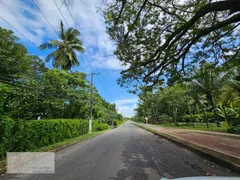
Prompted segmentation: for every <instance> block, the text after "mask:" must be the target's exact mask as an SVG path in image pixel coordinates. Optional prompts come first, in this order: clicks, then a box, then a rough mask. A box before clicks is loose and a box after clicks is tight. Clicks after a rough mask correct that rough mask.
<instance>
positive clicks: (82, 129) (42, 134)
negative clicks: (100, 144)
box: [0, 117, 108, 157]
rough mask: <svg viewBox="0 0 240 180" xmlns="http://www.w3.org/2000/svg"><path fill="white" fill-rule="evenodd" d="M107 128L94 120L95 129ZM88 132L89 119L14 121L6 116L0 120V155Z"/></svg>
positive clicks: (34, 147)
mask: <svg viewBox="0 0 240 180" xmlns="http://www.w3.org/2000/svg"><path fill="white" fill-rule="evenodd" d="M107 128H108V125H107V124H103V123H101V122H98V121H93V131H101V130H105V129H107ZM87 132H88V121H87V120H72V119H54V120H39V121H37V120H34V121H21V120H18V121H13V120H12V119H10V118H7V117H5V118H3V119H2V120H1V121H0V157H3V156H4V155H5V153H6V152H7V151H19V152H20V151H23V152H24V151H29V150H34V149H37V148H40V147H44V146H48V145H51V144H54V143H57V142H60V141H63V140H65V139H70V138H74V137H77V136H80V135H83V134H86V133H87Z"/></svg>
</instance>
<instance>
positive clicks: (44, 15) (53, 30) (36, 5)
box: [32, 0, 58, 36]
mask: <svg viewBox="0 0 240 180" xmlns="http://www.w3.org/2000/svg"><path fill="white" fill-rule="evenodd" d="M32 2H33V3H34V5H35V6H36V7H37V8H38V10H39V11H40V13H41V14H42V15H43V17H44V18H45V19H46V21H47V22H48V24H49V26H51V28H52V29H53V31H54V32H55V33H56V34H57V36H58V33H57V31H56V30H55V29H54V27H53V26H52V24H51V23H50V22H49V21H48V19H47V17H46V16H45V15H44V14H43V12H42V11H41V9H40V8H39V7H38V5H37V4H36V3H35V1H34V0H32Z"/></svg>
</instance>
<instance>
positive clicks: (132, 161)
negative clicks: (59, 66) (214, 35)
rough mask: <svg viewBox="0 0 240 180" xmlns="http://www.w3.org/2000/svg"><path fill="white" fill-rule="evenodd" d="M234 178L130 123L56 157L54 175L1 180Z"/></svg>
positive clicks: (211, 163) (226, 172) (0, 177)
mask: <svg viewBox="0 0 240 180" xmlns="http://www.w3.org/2000/svg"><path fill="white" fill-rule="evenodd" d="M205 174H208V175H218V176H236V175H237V174H235V173H231V172H229V171H228V170H227V169H226V168H224V167H221V166H219V165H216V164H215V163H213V162H211V161H208V160H206V159H205V158H203V157H200V156H199V155H197V154H194V153H193V152H191V151H188V150H186V149H184V148H181V147H179V146H177V145H175V144H174V143H172V142H169V141H167V140H165V139H163V138H160V137H158V136H156V135H154V134H152V133H150V132H147V131H146V130H143V129H141V128H139V127H136V126H135V125H133V124H131V123H130V122H127V123H125V124H124V125H122V126H120V127H118V128H116V129H114V130H111V131H108V132H107V133H105V134H102V135H100V136H96V137H94V138H91V139H88V140H85V141H82V142H80V143H78V144H75V145H73V146H71V147H68V148H66V149H63V150H61V151H58V152H57V153H56V173H55V174H51V175H37V174H35V175H34V174H32V175H7V174H5V175H4V176H0V179H38V180H46V179H51V180H70V179H71V180H79V179H82V180H87V179H94V180H95V179H96V180H106V179H128V180H130V179H132V180H145V179H151V180H152V179H156V180H159V179H160V178H161V177H167V178H176V177H186V176H202V175H205Z"/></svg>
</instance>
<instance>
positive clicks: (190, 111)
mask: <svg viewBox="0 0 240 180" xmlns="http://www.w3.org/2000/svg"><path fill="white" fill-rule="evenodd" d="M188 109H189V113H190V116H191V124H192V127H194V123H193V116H192V110H191V107H190V105H189V104H188Z"/></svg>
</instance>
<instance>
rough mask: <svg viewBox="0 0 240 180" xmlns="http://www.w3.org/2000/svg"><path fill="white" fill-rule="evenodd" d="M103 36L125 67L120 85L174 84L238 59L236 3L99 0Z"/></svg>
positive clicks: (224, 0) (239, 11)
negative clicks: (210, 65)
mask: <svg viewBox="0 0 240 180" xmlns="http://www.w3.org/2000/svg"><path fill="white" fill-rule="evenodd" d="M104 2H105V7H104V13H105V19H106V22H107V28H108V34H109V35H110V37H111V38H112V40H113V41H114V42H115V43H116V44H117V48H116V51H115V54H116V55H117V57H118V59H119V60H120V61H121V62H122V63H123V65H126V69H125V70H123V71H122V72H121V74H122V78H121V79H120V80H119V84H120V85H126V86H127V85H128V84H130V83H135V84H138V83H140V84H141V83H142V84H144V85H147V86H154V85H162V84H164V82H166V81H170V82H175V81H179V80H180V79H181V78H182V75H183V76H186V75H188V74H189V73H191V72H192V71H193V70H195V69H196V68H198V66H199V65H201V64H203V63H204V62H206V61H207V62H212V63H214V64H215V65H219V64H223V63H225V64H228V63H232V61H234V59H235V57H236V56H239V45H240V44H239V43H240V41H239V24H240V2H239V1H238V0H220V1H217V0H209V1H207V0H206V1H201V0H181V1H180V0H131V1H126V0H122V1H117V0H116V1H108V0H105V1H104Z"/></svg>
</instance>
